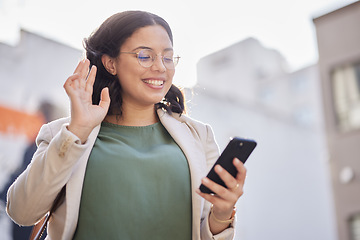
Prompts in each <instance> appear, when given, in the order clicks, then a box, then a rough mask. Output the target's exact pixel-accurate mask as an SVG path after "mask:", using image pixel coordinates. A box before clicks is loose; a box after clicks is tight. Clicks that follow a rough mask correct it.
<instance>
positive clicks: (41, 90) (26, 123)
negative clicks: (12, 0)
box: [0, 30, 82, 240]
mask: <svg viewBox="0 0 360 240" xmlns="http://www.w3.org/2000/svg"><path fill="white" fill-rule="evenodd" d="M81 57H82V51H81V50H78V49H74V48H71V47H69V46H66V45H64V44H61V43H59V42H56V41H53V40H50V39H48V38H45V37H43V36H40V35H38V34H35V33H31V32H28V31H25V30H22V31H21V32H20V40H19V42H18V44H16V45H14V46H12V45H8V44H5V43H1V42H0V86H1V87H0V193H2V192H4V191H3V190H5V189H4V188H6V187H7V184H8V180H9V179H11V178H12V176H11V175H12V174H13V173H15V172H17V171H18V170H19V169H22V168H23V167H24V166H23V163H24V158H25V157H24V154H25V151H26V150H27V148H28V147H29V146H31V145H32V143H33V141H34V139H35V136H36V135H37V132H38V131H39V129H40V126H41V124H43V123H44V122H45V121H49V120H51V119H54V118H58V117H62V116H66V115H68V112H69V111H68V108H69V107H68V105H69V101H68V97H67V95H66V93H65V91H64V89H63V84H64V82H65V80H66V79H67V78H68V76H69V75H71V74H72V72H73V71H74V69H75V67H76V65H77V62H78V61H79V60H80V59H81ZM1 198H2V199H0V200H4V198H5V197H4V196H1ZM0 202H1V201H0ZM0 205H1V211H0V239H2V240H8V239H11V236H10V235H11V233H10V228H11V226H12V225H11V224H10V220H9V218H8V217H7V216H6V214H5V212H4V208H3V203H2V202H1V203H0Z"/></svg>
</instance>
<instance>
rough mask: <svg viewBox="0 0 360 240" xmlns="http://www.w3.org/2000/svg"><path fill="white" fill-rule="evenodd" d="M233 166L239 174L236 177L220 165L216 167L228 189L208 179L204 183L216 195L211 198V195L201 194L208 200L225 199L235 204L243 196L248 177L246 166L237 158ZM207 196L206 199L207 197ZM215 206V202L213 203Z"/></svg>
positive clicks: (204, 179) (203, 180)
mask: <svg viewBox="0 0 360 240" xmlns="http://www.w3.org/2000/svg"><path fill="white" fill-rule="evenodd" d="M233 164H234V166H235V167H236V169H237V171H238V173H237V175H236V177H233V176H232V175H231V174H230V173H229V172H228V171H226V170H225V169H224V168H222V167H221V166H220V165H216V166H215V172H216V173H217V174H218V175H219V177H220V178H221V180H223V181H224V183H225V185H226V186H227V188H225V187H223V186H221V185H219V184H217V183H215V182H213V181H211V180H210V179H208V178H203V179H202V183H203V184H204V185H205V186H206V187H208V188H209V189H211V190H212V191H213V192H214V193H215V195H213V196H211V195H210V194H203V193H202V194H200V193H199V194H200V195H201V196H202V197H204V198H205V199H206V200H211V202H212V201H214V200H216V199H217V198H221V199H225V200H228V201H230V203H231V204H233V203H235V202H236V201H237V200H238V199H239V197H240V196H241V195H242V194H243V186H244V182H245V177H246V168H245V167H244V164H243V163H242V162H241V161H240V160H239V159H237V158H234V160H233ZM205 196H206V197H205ZM212 203H213V204H215V203H214V202H212Z"/></svg>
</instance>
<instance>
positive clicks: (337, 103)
mask: <svg viewBox="0 0 360 240" xmlns="http://www.w3.org/2000/svg"><path fill="white" fill-rule="evenodd" d="M331 78H332V88H333V94H334V107H335V114H336V119H337V123H338V126H339V128H340V130H342V131H350V130H354V129H360V62H358V63H356V64H348V65H344V66H341V67H338V68H335V69H334V71H333V72H332V75H331Z"/></svg>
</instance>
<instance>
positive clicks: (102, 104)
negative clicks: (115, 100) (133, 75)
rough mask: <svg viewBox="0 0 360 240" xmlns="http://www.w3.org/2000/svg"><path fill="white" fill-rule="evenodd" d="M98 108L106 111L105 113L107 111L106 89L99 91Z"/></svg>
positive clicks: (107, 98)
mask: <svg viewBox="0 0 360 240" xmlns="http://www.w3.org/2000/svg"><path fill="white" fill-rule="evenodd" d="M99 106H100V107H102V108H104V109H106V111H107V110H108V109H109V106H110V94H109V88H107V87H106V88H103V90H101V95H100V103H99Z"/></svg>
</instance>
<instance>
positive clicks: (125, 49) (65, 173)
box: [7, 11, 246, 239]
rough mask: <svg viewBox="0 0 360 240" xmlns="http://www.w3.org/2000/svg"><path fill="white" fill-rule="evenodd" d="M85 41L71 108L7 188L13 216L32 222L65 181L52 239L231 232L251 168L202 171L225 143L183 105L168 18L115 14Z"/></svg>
mask: <svg viewBox="0 0 360 240" xmlns="http://www.w3.org/2000/svg"><path fill="white" fill-rule="evenodd" d="M84 43H85V49H86V56H87V59H85V60H83V61H81V62H80V63H79V64H78V66H77V68H76V69H75V72H74V74H73V75H72V76H70V77H69V78H68V79H67V80H66V82H65V84H64V88H65V91H66V93H67V94H68V96H69V99H70V103H71V117H70V118H66V119H59V120H56V121H54V122H51V123H49V124H46V125H44V126H43V127H42V128H41V130H40V132H39V135H38V138H37V144H38V150H37V151H36V153H35V154H34V157H33V160H32V162H31V164H30V165H29V167H28V168H27V169H26V170H25V171H24V172H23V173H22V174H21V175H20V176H19V178H18V179H17V180H16V181H15V182H14V183H13V185H12V186H11V187H10V188H9V191H8V202H7V211H8V214H9V216H10V217H11V218H12V219H13V220H14V221H15V222H17V223H18V224H21V225H32V224H34V223H35V222H36V221H38V220H39V219H40V218H42V217H43V216H44V214H45V213H46V212H47V211H48V210H49V209H50V207H51V205H52V203H53V202H54V199H55V198H56V196H57V195H58V193H59V192H60V190H61V189H62V188H63V186H65V185H66V195H65V200H64V201H63V203H62V204H61V205H60V207H59V208H58V209H57V210H56V211H55V212H54V213H53V215H52V217H51V220H50V222H49V224H48V225H49V226H48V236H47V238H48V239H232V238H233V236H234V225H235V224H234V206H235V204H236V202H237V200H238V199H239V197H240V196H241V195H242V189H243V184H244V179H245V175H246V170H245V168H244V166H243V164H242V163H241V162H240V161H239V160H237V159H234V165H235V166H236V168H237V170H238V174H237V177H236V178H234V177H232V176H231V175H230V174H229V173H228V172H226V171H225V170H224V169H222V168H221V167H220V166H217V167H216V170H217V173H218V174H219V176H220V177H221V178H222V179H223V181H224V182H225V184H226V185H227V187H228V188H224V187H222V186H220V185H218V184H216V183H214V182H212V181H210V180H209V179H207V178H204V176H206V174H207V172H208V170H209V169H210V168H211V166H212V165H213V164H214V162H215V160H216V159H217V157H218V156H219V152H218V147H217V145H216V142H215V140H214V137H213V133H212V130H211V128H210V127H209V126H207V125H205V124H203V123H200V122H197V121H195V120H193V119H191V118H189V117H187V116H185V115H184V114H182V113H183V112H184V103H183V101H184V100H183V97H182V94H181V92H180V91H179V89H178V88H176V87H175V86H174V85H172V79H173V76H174V73H175V65H176V64H177V61H178V60H179V58H178V57H174V53H173V38H172V33H171V30H170V27H169V26H168V24H167V23H166V21H165V20H163V19H162V18H160V17H158V16H156V15H154V14H151V13H147V12H142V11H128V12H122V13H118V14H115V15H113V16H111V17H110V18H108V19H107V20H106V21H105V22H104V23H103V24H102V25H101V26H100V27H99V28H98V29H97V30H96V31H95V32H94V33H93V34H92V35H91V36H90V37H89V38H88V39H86V40H85V42H84ZM90 66H91V67H90ZM89 67H90V71H89ZM201 183H203V184H204V185H205V186H207V187H208V188H209V189H211V190H212V191H213V192H215V193H216V194H215V195H210V194H204V193H201V192H200V191H199V190H198V188H199V186H200V184H201ZM210 206H212V207H210ZM210 208H211V210H210Z"/></svg>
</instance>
